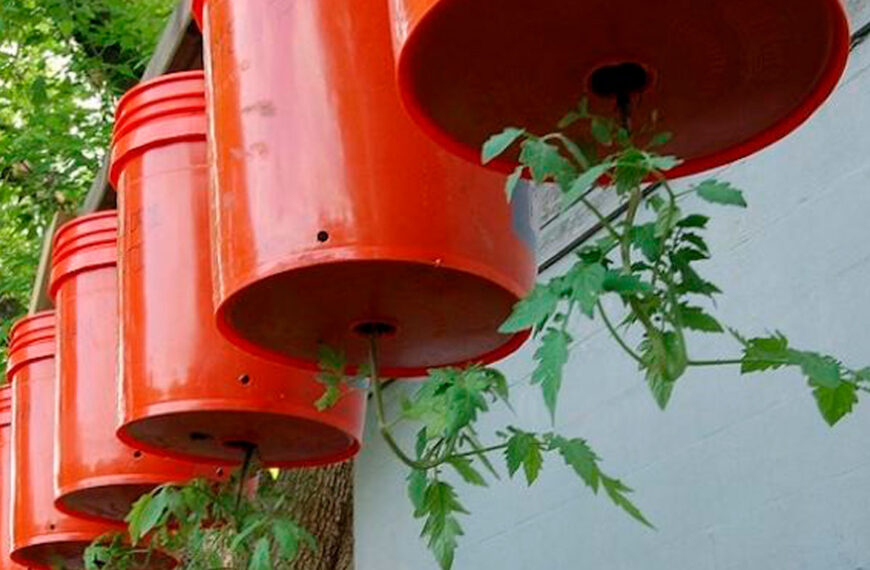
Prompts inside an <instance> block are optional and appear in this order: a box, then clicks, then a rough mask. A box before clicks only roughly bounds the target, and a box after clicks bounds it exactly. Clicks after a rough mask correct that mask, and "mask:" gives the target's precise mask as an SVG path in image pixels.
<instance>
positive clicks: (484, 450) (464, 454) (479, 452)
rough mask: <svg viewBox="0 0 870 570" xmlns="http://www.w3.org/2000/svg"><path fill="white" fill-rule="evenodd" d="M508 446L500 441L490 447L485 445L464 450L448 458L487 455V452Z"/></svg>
mask: <svg viewBox="0 0 870 570" xmlns="http://www.w3.org/2000/svg"><path fill="white" fill-rule="evenodd" d="M507 446H508V444H506V443H500V444H498V445H492V446H490V447H483V448H481V449H474V450H472V451H464V452H462V453H456V454H454V455H451V456H450V457H448V458H447V459H454V458H459V457H470V456H472V455H486V454H487V453H490V452H493V451H498V450H500V449H505V448H506V447H507Z"/></svg>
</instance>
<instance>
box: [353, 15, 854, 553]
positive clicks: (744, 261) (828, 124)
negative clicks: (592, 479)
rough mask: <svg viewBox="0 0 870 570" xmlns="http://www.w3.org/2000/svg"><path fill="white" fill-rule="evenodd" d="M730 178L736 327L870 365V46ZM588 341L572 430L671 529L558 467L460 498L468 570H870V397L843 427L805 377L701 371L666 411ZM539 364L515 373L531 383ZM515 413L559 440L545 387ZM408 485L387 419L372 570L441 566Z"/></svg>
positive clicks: (572, 389) (370, 499) (375, 493)
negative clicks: (810, 112) (770, 332)
mask: <svg viewBox="0 0 870 570" xmlns="http://www.w3.org/2000/svg"><path fill="white" fill-rule="evenodd" d="M850 8H852V10H853V14H854V15H855V18H853V24H856V23H857V24H860V23H863V21H866V20H867V19H870V3H868V2H867V1H863V0H862V1H852V2H850ZM857 18H862V19H863V21H862V22H856V21H855V20H856V19H857ZM722 176H724V177H726V178H727V179H729V180H731V181H733V183H735V184H736V185H738V186H740V187H742V188H743V189H744V190H745V191H746V194H747V198H748V200H749V202H750V209H749V210H747V211H738V210H737V209H734V210H731V209H723V208H716V209H715V212H714V214H715V217H714V223H713V224H712V228H711V232H710V238H711V239H710V241H711V244H712V247H713V249H714V256H715V259H716V260H717V261H716V262H715V264H714V265H711V266H710V267H708V268H706V270H705V274H706V275H708V276H709V277H710V278H711V279H712V280H713V281H714V282H716V283H718V284H720V285H721V286H723V289H724V290H725V295H724V296H723V297H722V298H721V300H720V303H719V310H718V312H717V314H718V315H720V316H721V317H722V320H723V321H725V322H727V323H729V324H732V325H734V326H736V327H738V328H740V329H742V330H744V331H746V332H748V333H752V334H755V333H763V332H765V328H768V327H769V328H778V329H782V330H783V331H785V332H786V333H787V334H788V335H789V337H790V338H791V340H792V342H793V344H794V345H795V346H797V347H805V348H812V349H818V350H823V351H830V352H832V353H835V354H837V355H840V356H841V357H842V358H844V359H845V360H846V361H847V363H850V364H852V365H861V366H863V365H866V364H870V222H868V220H870V41H868V42H867V43H866V44H864V45H863V46H861V47H859V48H858V49H857V51H856V52H855V53H854V54H853V58H852V62H851V65H850V68H849V71H848V74H847V76H846V78H845V79H844V80H843V82H842V84H841V85H840V87H839V89H838V90H837V92H836V94H835V95H834V97H833V98H832V99H831V101H830V102H829V103H828V104H827V105H826V106H825V107H824V108H823V109H822V110H821V111H819V113H818V114H817V115H816V116H815V117H813V119H811V121H810V122H809V123H808V124H807V125H805V126H804V127H803V128H801V129H800V130H799V131H798V132H796V133H794V134H793V135H791V136H790V137H789V138H787V139H786V140H785V141H783V142H781V143H779V144H778V145H776V146H774V147H773V148H770V149H768V150H766V151H764V152H762V153H761V154H758V155H756V156H755V157H753V158H751V159H748V160H746V161H743V162H741V163H739V164H735V165H732V166H730V167H727V168H725V169H723V173H722ZM696 206H697V208H695V209H696V210H697V211H699V212H704V211H708V209H709V208H708V207H707V206H706V205H704V204H700V203H698V204H696ZM563 268H564V267H562V266H556V267H555V268H553V270H552V271H559V270H561V269H563ZM545 277H546V276H545ZM613 309H614V310H616V309H617V307H615V306H614V307H613ZM575 330H576V331H577V334H576V335H575V336H577V337H579V338H582V339H583V341H582V344H581V346H580V347H579V349H578V350H575V353H574V357H573V359H572V361H571V362H570V364H569V366H568V377H567V379H566V381H565V384H564V387H563V392H562V396H561V401H560V409H559V417H558V424H557V430H558V431H560V432H563V433H565V434H568V435H579V436H582V437H585V438H587V439H588V440H589V441H590V443H591V444H592V445H593V446H594V447H595V449H596V450H597V451H598V452H599V454H600V455H601V456H602V457H603V459H604V463H603V467H604V469H605V470H607V471H608V472H610V473H612V474H615V475H617V476H619V477H621V478H623V479H624V480H625V481H626V482H627V483H628V484H629V485H631V486H633V487H634V488H635V489H636V495H635V498H636V501H637V503H638V504H639V505H640V506H641V507H642V508H643V510H644V512H645V513H646V514H647V515H648V516H649V517H650V518H651V519H652V521H653V522H654V523H655V524H656V526H657V527H658V530H657V531H650V530H647V529H645V528H644V527H642V526H640V525H639V524H637V523H635V522H634V521H633V520H631V519H629V518H628V517H627V516H625V515H624V514H622V512H620V511H618V510H617V509H616V508H614V507H613V506H612V505H611V504H610V503H609V502H608V501H607V500H606V499H604V498H602V497H595V496H593V495H592V494H591V493H590V492H589V491H588V490H587V489H586V488H584V487H583V486H582V484H581V483H580V482H579V481H578V480H577V478H576V477H575V475H574V474H573V473H572V472H570V471H569V470H568V469H567V468H566V467H564V466H563V465H562V464H561V462H560V461H557V460H553V461H550V462H549V463H548V464H546V465H545V468H544V471H543V473H542V475H541V478H540V480H539V482H538V483H537V484H536V486H535V487H533V488H531V489H527V488H526V486H525V484H524V483H523V482H522V481H521V480H519V479H517V480H514V481H502V482H500V483H499V482H496V483H495V484H494V485H493V486H492V487H491V488H489V489H487V490H476V489H471V488H469V487H467V486H464V485H460V486H459V489H460V492H461V496H462V501H463V503H464V504H465V505H466V507H468V508H469V509H470V510H471V511H472V512H473V516H471V517H467V518H466V519H465V520H464V523H463V524H464V527H465V530H466V536H465V537H464V539H463V540H462V544H461V547H460V550H459V553H458V557H457V561H456V564H455V568H456V569H457V570H484V569H490V568H492V569H499V570H550V569H553V570H561V569H566V570H568V569H575V568H576V569H580V568H590V569H592V568H594V569H597V570H682V569H686V570H714V569H715V570H730V569H734V570H738V569H739V570H755V569H758V570H779V569H783V570H792V569H800V570H870V398H865V401H864V402H862V404H860V405H859V407H858V411H857V413H855V414H854V415H852V416H850V417H849V418H847V419H845V420H844V421H843V422H841V424H840V425H838V426H837V427H836V428H834V429H830V428H828V427H827V426H826V425H825V424H824V422H823V421H822V420H821V419H820V417H819V415H818V413H817V411H816V409H815V404H814V402H813V400H812V398H811V395H810V393H809V390H808V389H807V387H806V386H805V384H804V383H803V381H802V380H801V378H800V377H799V376H798V375H797V374H795V373H793V372H790V371H780V372H777V373H773V374H766V375H755V376H747V377H740V376H739V375H738V374H737V373H736V371H734V370H718V371H702V370H693V371H691V372H690V373H689V374H687V375H686V377H685V378H684V379H682V380H681V381H680V384H679V386H678V388H677V390H676V392H675V396H674V398H673V400H672V402H671V406H670V408H669V410H668V411H667V412H665V413H662V412H660V411H659V410H658V409H657V408H656V406H655V404H654V403H653V400H652V398H651V397H650V395H649V393H648V390H647V388H646V387H645V385H644V384H643V382H642V379H641V377H640V375H639V374H638V373H637V371H636V370H635V367H634V366H633V364H632V362H630V361H629V360H628V359H627V358H626V357H624V356H623V355H622V354H621V353H620V352H619V351H618V349H617V348H616V346H615V345H614V344H613V342H612V341H611V340H610V339H609V338H608V337H607V336H606V334H604V331H602V330H599V329H598V328H595V327H591V326H590V324H589V322H588V321H586V322H578V326H577V327H575ZM693 346H694V352H693V356H696V357H699V358H700V357H708V356H709V357H715V356H719V355H720V353H721V351H723V350H725V349H731V350H734V351H736V350H737V347H736V346H733V344H731V343H730V342H729V341H728V339H727V338H725V337H721V338H717V339H715V341H714V339H712V338H710V337H698V338H697V339H695V340H694V342H693ZM533 349H534V346H532V345H531V344H530V345H528V346H526V347H524V348H523V349H522V350H521V351H520V352H519V353H518V354H516V355H514V356H513V357H511V358H509V359H508V360H506V361H505V362H504V363H503V364H502V369H503V370H505V371H506V372H507V373H508V374H509V375H510V377H512V378H514V379H522V378H523V377H524V376H525V375H527V374H528V373H529V371H530V370H531V368H532V360H531V353H532V351H533ZM390 390H391V394H392V395H393V396H395V395H396V394H397V393H398V392H399V390H401V388H399V389H396V388H391V389H390ZM513 399H514V401H515V403H516V404H515V406H516V412H517V414H516V416H515V417H514V416H511V415H509V414H503V415H500V416H498V417H496V418H494V419H493V421H492V424H491V425H492V426H500V425H503V424H505V423H514V424H516V425H521V426H524V427H527V428H529V429H548V418H547V414H546V412H545V411H544V409H543V408H542V406H541V404H540V401H541V399H540V396H539V392H538V390H537V389H532V388H529V387H527V386H526V385H525V384H524V383H523V382H522V381H519V382H518V385H517V386H516V387H515V389H514V394H513ZM404 435H405V436H406V438H407V439H408V440H409V441H408V443H409V445H410V438H411V437H412V434H411V433H406V434H404ZM404 477H405V469H404V468H402V467H401V466H400V465H399V464H398V462H397V461H396V460H394V459H393V458H392V457H391V456H390V455H389V453H388V451H387V450H386V448H385V447H384V445H383V444H382V443H381V442H380V440H379V438H378V437H377V434H376V433H375V432H374V431H373V429H372V421H371V418H370V421H369V426H368V432H367V434H366V446H365V448H364V450H363V452H362V453H361V455H360V457H359V461H358V463H357V470H356V499H355V500H356V522H355V533H356V567H357V570H394V569H395V570H427V569H435V568H436V567H437V566H436V564H435V563H434V562H433V560H432V558H431V556H430V554H429V553H428V551H427V550H426V548H425V545H424V544H423V543H422V542H421V541H420V539H419V538H418V534H419V529H420V523H419V521H415V520H413V518H412V516H411V514H410V513H411V509H410V505H409V503H408V500H407V497H406V495H405V484H404Z"/></svg>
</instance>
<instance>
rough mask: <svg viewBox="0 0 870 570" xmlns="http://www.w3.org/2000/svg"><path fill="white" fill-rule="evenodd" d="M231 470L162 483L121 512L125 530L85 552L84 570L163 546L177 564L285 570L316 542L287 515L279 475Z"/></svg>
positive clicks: (132, 561)
mask: <svg viewBox="0 0 870 570" xmlns="http://www.w3.org/2000/svg"><path fill="white" fill-rule="evenodd" d="M245 471H246V470H245V469H241V470H239V471H237V472H236V473H235V474H234V475H233V477H231V478H229V479H228V480H226V481H224V482H216V481H210V480H206V479H195V480H193V481H190V482H188V483H185V484H183V485H179V484H167V485H163V486H161V487H158V488H157V489H155V490H153V491H152V492H150V493H147V494H145V495H143V496H142V497H140V498H139V499H138V500H137V501H136V503H135V504H134V505H133V508H132V509H131V510H130V513H129V514H128V515H127V518H126V522H127V532H126V533H121V534H113V535H106V536H104V537H101V538H100V539H98V540H97V541H96V542H95V543H94V544H92V545H91V546H90V547H89V548H88V550H87V551H86V553H85V565H86V568H88V570H93V569H98V568H103V569H110V570H127V569H130V568H137V567H138V566H136V564H141V560H142V558H143V555H142V553H143V552H144V553H146V554H147V556H153V552H154V551H161V552H164V553H166V554H169V555H171V556H173V557H174V558H175V559H176V560H177V561H178V566H177V567H178V568H183V569H186V570H207V569H211V568H247V569H248V570H271V569H273V568H290V567H292V563H293V561H294V560H295V559H296V558H297V556H298V555H299V553H300V552H301V550H302V549H303V548H309V549H311V550H317V543H316V540H315V538H314V537H313V536H311V534H309V533H308V531H307V530H305V529H304V528H303V527H302V526H300V525H299V524H298V523H297V522H296V521H295V520H294V518H293V516H292V514H291V513H290V510H289V504H288V500H287V499H288V496H287V490H286V488H285V486H284V485H282V481H281V479H282V474H281V473H280V472H277V471H273V470H267V469H258V470H255V472H254V475H253V476H246V475H245V474H244V473H245Z"/></svg>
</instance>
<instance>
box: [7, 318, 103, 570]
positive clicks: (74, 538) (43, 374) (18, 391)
mask: <svg viewBox="0 0 870 570" xmlns="http://www.w3.org/2000/svg"><path fill="white" fill-rule="evenodd" d="M6 378H7V380H8V381H9V382H11V383H12V390H13V393H14V396H13V417H12V434H13V451H12V466H11V473H12V475H13V476H12V477H11V478H7V476H8V475H9V472H6V471H4V473H3V476H4V477H3V483H4V492H6V491H11V495H12V528H11V530H10V529H9V528H8V527H5V526H4V528H3V529H2V531H3V534H4V536H5V535H8V539H9V540H11V548H12V550H11V556H12V559H13V560H14V561H15V562H17V563H18V564H21V565H23V566H30V567H33V566H35V567H39V568H48V567H50V566H52V565H53V564H57V563H60V564H62V565H63V568H82V567H83V563H82V555H83V553H84V550H85V548H86V547H87V546H88V545H89V544H90V543H91V541H93V540H94V539H95V538H97V537H98V536H100V535H102V534H104V533H106V532H109V531H112V530H117V529H118V528H119V527H118V526H114V525H108V524H101V523H96V522H92V521H87V520H82V519H80V518H76V517H71V516H69V515H66V514H64V513H62V512H60V511H58V510H57V509H56V508H55V506H54V475H53V473H54V456H55V441H54V419H55V395H56V389H57V377H56V373H55V319H54V313H53V312H46V313H39V314H36V315H34V316H32V317H27V318H25V319H22V320H20V321H18V323H16V325H15V326H14V327H13V328H12V331H11V333H10V344H9V360H8V362H7V368H6ZM0 432H3V433H8V428H2V429H0ZM10 485H11V486H10ZM0 544H2V542H0ZM4 555H5V553H4Z"/></svg>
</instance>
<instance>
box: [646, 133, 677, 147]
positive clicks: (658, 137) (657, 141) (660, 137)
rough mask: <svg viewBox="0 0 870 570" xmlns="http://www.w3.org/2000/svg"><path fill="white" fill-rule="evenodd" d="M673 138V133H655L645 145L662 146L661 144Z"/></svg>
mask: <svg viewBox="0 0 870 570" xmlns="http://www.w3.org/2000/svg"><path fill="white" fill-rule="evenodd" d="M672 138H673V134H671V133H668V132H662V133H656V134H655V135H653V136H652V138H651V139H650V140H649V143H647V146H648V147H650V148H655V147H657V146H662V145H663V144H667V143H668V141H670V140H671V139H672Z"/></svg>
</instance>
